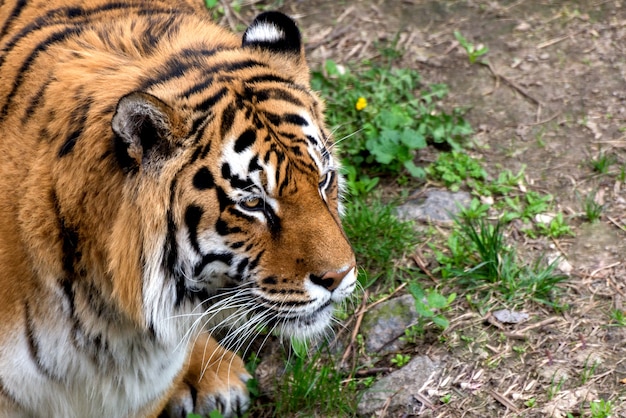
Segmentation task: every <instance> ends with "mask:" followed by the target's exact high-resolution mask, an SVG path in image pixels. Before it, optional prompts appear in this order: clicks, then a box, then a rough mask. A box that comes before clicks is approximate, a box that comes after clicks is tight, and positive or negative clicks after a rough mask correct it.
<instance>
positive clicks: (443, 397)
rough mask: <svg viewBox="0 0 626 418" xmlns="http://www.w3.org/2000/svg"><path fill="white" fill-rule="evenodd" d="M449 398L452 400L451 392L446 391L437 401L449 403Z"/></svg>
mask: <svg viewBox="0 0 626 418" xmlns="http://www.w3.org/2000/svg"><path fill="white" fill-rule="evenodd" d="M451 400H452V394H451V393H446V394H445V395H443V396H442V397H441V398H439V402H441V403H442V404H448V403H450V401H451Z"/></svg>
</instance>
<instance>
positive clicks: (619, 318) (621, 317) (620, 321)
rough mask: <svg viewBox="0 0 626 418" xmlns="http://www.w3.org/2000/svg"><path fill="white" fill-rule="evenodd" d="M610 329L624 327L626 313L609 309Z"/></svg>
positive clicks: (625, 325) (625, 324)
mask: <svg viewBox="0 0 626 418" xmlns="http://www.w3.org/2000/svg"><path fill="white" fill-rule="evenodd" d="M610 317H611V323H610V324H609V326H612V327H626V312H625V311H623V310H622V309H611V312H610Z"/></svg>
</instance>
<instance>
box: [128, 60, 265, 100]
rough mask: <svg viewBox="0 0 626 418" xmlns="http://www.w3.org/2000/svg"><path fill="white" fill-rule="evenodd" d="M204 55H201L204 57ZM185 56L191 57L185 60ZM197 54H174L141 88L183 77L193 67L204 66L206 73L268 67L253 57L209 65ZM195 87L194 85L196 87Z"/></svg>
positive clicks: (144, 88) (145, 88)
mask: <svg viewBox="0 0 626 418" xmlns="http://www.w3.org/2000/svg"><path fill="white" fill-rule="evenodd" d="M202 56H203V55H200V57H202ZM185 58H190V59H189V60H188V61H185ZM197 58H198V57H196V56H187V57H185V56H181V55H180V54H179V53H176V55H174V56H172V57H171V58H169V59H168V60H167V62H166V63H165V64H164V65H163V66H161V67H160V68H159V70H158V73H157V74H156V75H153V76H151V77H150V78H149V79H147V80H145V81H144V82H143V84H142V85H141V86H140V88H139V90H141V91H144V90H149V89H150V88H151V87H153V86H155V85H157V84H162V83H165V82H167V81H169V80H170V79H172V78H181V77H184V76H185V74H186V73H187V72H188V71H189V70H190V69H192V68H202V72H203V73H204V74H217V73H231V72H235V71H239V70H244V69H247V68H253V67H262V68H266V67H267V65H266V64H264V63H262V62H260V61H257V60H253V59H246V60H243V61H235V62H228V63H222V64H216V65H212V66H207V65H206V62H205V61H204V60H199V59H197ZM194 88H195V87H192V89H194Z"/></svg>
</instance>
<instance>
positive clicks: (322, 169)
mask: <svg viewBox="0 0 626 418" xmlns="http://www.w3.org/2000/svg"><path fill="white" fill-rule="evenodd" d="M263 19H267V20H263ZM250 28H251V29H249V32H246V34H245V35H244V36H243V40H242V38H240V37H238V36H236V35H234V34H232V33H230V32H228V31H226V30H224V29H222V28H219V27H217V26H216V25H214V24H213V23H211V22H210V19H209V15H208V13H206V11H205V10H204V9H203V7H202V2H201V1H199V0H198V1H191V0H189V2H187V1H183V0H127V1H123V2H109V0H86V1H78V0H74V1H73V0H45V1H44V0H41V1H29V2H26V3H25V4H22V3H20V2H19V1H15V0H13V1H5V2H3V4H2V5H1V6H0V132H2V135H1V137H0V196H2V199H1V200H0V416H5V415H6V416H11V415H12V414H13V415H14V416H24V415H41V414H42V413H43V412H42V411H45V414H48V415H50V416H63V417H65V416H74V415H75V416H94V415H104V416H156V415H158V414H159V412H160V411H161V409H163V408H165V407H166V404H168V402H169V406H167V408H168V409H169V410H170V411H173V412H175V413H181V411H182V413H186V412H190V408H191V409H195V410H198V411H203V412H208V409H207V408H212V407H221V408H222V409H223V412H224V413H225V414H226V415H233V414H236V413H237V412H238V410H240V409H245V405H246V402H247V398H246V393H247V392H246V388H245V382H244V381H245V380H246V379H247V377H248V374H247V372H246V371H245V368H244V367H243V362H242V360H241V358H239V357H238V356H237V355H236V354H234V353H233V352H232V351H229V350H227V349H226V348H223V347H222V346H220V345H219V344H218V343H217V342H216V341H215V340H214V339H213V338H212V337H210V335H209V334H207V332H206V331H202V330H203V329H208V330H209V331H210V330H212V329H213V328H214V327H215V326H218V325H219V326H226V327H228V326H230V327H231V330H230V333H227V335H230V337H227V338H226V340H225V341H226V343H230V345H228V348H233V349H235V351H236V349H239V348H241V345H240V344H241V342H240V340H242V339H244V337H245V338H248V337H249V336H250V333H251V332H252V330H254V329H255V328H256V327H258V326H260V325H265V326H268V327H270V328H271V329H277V330H279V331H283V332H285V333H287V334H289V335H312V334H319V333H321V332H323V330H324V328H325V326H326V325H327V324H328V322H329V321H330V307H329V306H330V305H331V303H332V302H338V301H340V300H342V299H344V298H345V297H347V295H348V294H349V293H350V292H351V291H352V289H353V288H354V285H355V284H354V282H355V273H354V271H355V268H354V255H353V253H352V250H351V248H350V245H349V243H348V241H347V239H346V237H345V234H344V232H343V230H342V228H341V223H340V219H339V204H338V201H339V179H338V177H339V176H338V163H337V162H336V158H335V157H334V156H333V150H332V147H333V145H332V143H331V140H330V138H329V134H328V133H327V131H326V129H325V127H324V126H323V116H322V112H323V105H322V103H321V102H320V100H319V99H318V98H317V96H316V95H315V93H313V92H311V90H310V87H309V75H308V69H307V65H306V61H305V58H304V48H303V47H302V45H301V43H300V37H299V32H298V31H297V29H295V26H293V23H292V22H291V21H290V20H288V19H287V18H285V17H283V16H282V15H277V14H274V15H271V14H270V15H265V17H261V18H260V20H257V21H255V22H254V23H253V24H252V25H251V27H250ZM322 185H323V186H322ZM236 308H237V309H236ZM190 388H191V389H190ZM196 391H197V394H198V396H197V397H196V399H195V401H196V403H195V404H193V405H191V407H190V406H189V402H190V399H191V400H193V396H191V395H190V394H191V393H194V392H196Z"/></svg>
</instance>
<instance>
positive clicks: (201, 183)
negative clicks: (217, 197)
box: [193, 167, 215, 190]
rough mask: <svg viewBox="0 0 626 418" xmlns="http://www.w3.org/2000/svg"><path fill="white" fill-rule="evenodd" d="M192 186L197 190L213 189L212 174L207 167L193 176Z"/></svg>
mask: <svg viewBox="0 0 626 418" xmlns="http://www.w3.org/2000/svg"><path fill="white" fill-rule="evenodd" d="M193 186H194V187H195V188H196V189H198V190H207V189H212V188H213V187H215V181H214V179H213V174H211V172H210V171H209V169H208V168H207V167H202V168H200V170H198V171H197V172H196V174H195V175H194V176H193Z"/></svg>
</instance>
